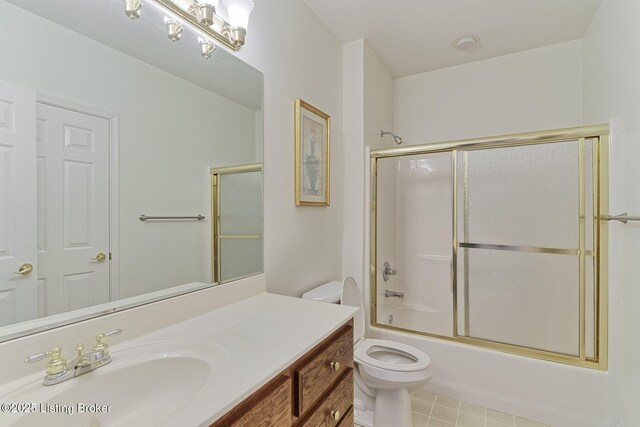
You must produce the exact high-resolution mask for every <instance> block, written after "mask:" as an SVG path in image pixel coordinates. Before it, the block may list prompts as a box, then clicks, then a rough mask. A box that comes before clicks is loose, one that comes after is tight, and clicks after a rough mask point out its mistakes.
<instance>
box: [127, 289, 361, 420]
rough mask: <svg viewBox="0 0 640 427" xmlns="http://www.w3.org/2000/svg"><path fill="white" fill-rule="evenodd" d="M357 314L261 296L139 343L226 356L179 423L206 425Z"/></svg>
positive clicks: (334, 306) (349, 309) (348, 309)
mask: <svg viewBox="0 0 640 427" xmlns="http://www.w3.org/2000/svg"><path fill="white" fill-rule="evenodd" d="M356 310H357V309H356V308H355V307H348V306H341V305H337V304H325V303H320V302H315V301H307V300H303V299H300V298H292V297H286V296H281V295H275V294H268V293H265V294H261V295H258V296H255V297H252V298H249V299H246V300H244V301H241V302H238V303H235V304H231V305H230V306H227V307H224V308H221V309H218V310H215V311H213V312H211V313H207V314H205V315H202V316H199V317H196V318H194V319H190V320H187V321H185V322H182V323H180V324H177V325H174V326H170V327H167V328H165V329H163V330H160V331H157V332H155V333H153V334H149V335H148V336H145V337H142V339H141V340H144V341H145V342H150V341H158V340H168V339H172V338H176V337H179V338H180V339H198V340H206V341H208V342H211V343H213V344H215V345H218V346H220V347H222V348H224V349H225V350H226V351H227V352H228V356H229V359H230V363H229V364H228V366H227V368H226V369H224V370H222V371H219V372H217V373H216V376H217V377H216V378H215V379H214V384H213V386H212V387H210V389H209V390H207V391H206V392H205V395H204V396H201V397H200V398H199V399H198V402H194V405H190V406H189V407H188V408H185V411H184V412H185V413H184V416H182V415H181V418H180V419H181V424H180V425H181V426H188V425H194V426H195V425H201V426H208V425H209V424H211V423H213V422H214V421H215V420H217V419H218V418H220V417H221V416H222V415H224V414H225V413H226V412H227V411H229V410H230V409H231V408H233V407H234V406H236V405H237V404H238V403H240V402H242V401H243V400H244V399H245V398H247V397H248V396H250V395H251V394H252V393H253V392H255V391H256V390H258V389H259V388H260V387H262V386H263V385H265V384H266V383H267V382H269V381H270V380H271V379H272V378H274V377H275V376H276V375H278V374H279V373H280V372H282V371H283V370H284V369H285V368H287V367H288V366H289V365H291V364H292V363H293V362H295V361H296V360H298V359H299V358H300V357H301V356H302V355H304V354H305V353H307V352H308V351H309V350H311V349H312V348H313V347H315V346H316V345H317V344H319V343H320V342H322V341H323V340H324V339H325V338H327V337H328V336H329V335H331V333H333V332H334V331H336V330H337V329H338V328H340V326H342V325H344V324H345V323H346V322H348V321H349V320H350V319H351V318H352V317H353V315H354V314H355V312H356ZM115 349H116V347H114V350H115ZM114 358H115V355H114ZM114 361H115V359H114ZM198 404H202V405H203V406H202V407H199V408H198V407H196V405H198ZM172 418H173V417H172ZM188 419H192V420H193V423H191V422H190V421H187V420H188ZM167 425H169V424H167Z"/></svg>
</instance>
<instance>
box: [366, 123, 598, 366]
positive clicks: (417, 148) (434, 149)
mask: <svg viewBox="0 0 640 427" xmlns="http://www.w3.org/2000/svg"><path fill="white" fill-rule="evenodd" d="M571 141H577V142H578V149H579V168H578V174H579V182H580V184H579V189H578V191H579V215H578V221H579V225H580V227H579V230H580V231H579V237H578V243H579V245H578V246H579V247H578V248H546V247H534V246H515V245H502V244H493V243H471V242H467V240H468V230H467V228H466V227H465V228H464V229H463V233H464V236H463V240H464V241H463V242H460V241H459V239H458V226H457V222H458V207H457V205H458V164H457V163H458V159H457V158H458V153H462V154H464V156H463V159H462V160H463V165H462V166H463V168H464V170H463V172H464V175H463V179H464V180H465V182H464V188H463V191H464V195H463V196H464V199H463V201H464V203H465V206H464V208H465V209H464V215H465V218H466V219H468V212H467V208H468V206H467V204H468V183H467V182H466V180H467V177H468V176H467V168H468V157H467V153H468V152H469V151H473V150H486V149H494V148H507V147H519V146H527V145H538V144H552V143H559V142H571ZM587 141H590V143H591V144H593V161H592V165H591V167H592V170H591V175H592V181H593V190H592V193H593V219H592V220H593V250H586V249H585V237H586V236H585V227H584V224H585V221H586V218H585V198H586V195H585V188H584V187H585V186H584V181H585V175H586V172H585V170H586V167H587V165H586V162H585V157H586V156H585V146H586V144H587ZM434 153H451V157H452V177H451V182H452V185H453V197H452V202H451V203H452V208H453V209H452V218H451V221H452V227H453V228H452V242H451V254H452V267H451V268H452V271H451V281H452V283H451V288H452V289H453V318H452V319H451V320H452V326H453V334H452V335H451V336H447V335H440V334H434V333H429V332H421V331H416V330H412V329H407V328H400V327H397V326H393V325H387V324H383V323H380V322H378V318H377V211H378V207H377V199H378V197H377V187H378V183H377V176H378V160H379V159H385V158H394V157H405V156H415V155H424V154H434ZM370 162H371V170H370V173H371V182H370V191H371V194H370V290H371V291H370V295H371V324H372V326H375V327H379V328H384V329H392V330H396V331H402V332H408V333H413V334H418V335H424V336H428V337H432V338H439V339H444V340H449V341H456V342H461V343H465V344H471V345H475V346H479V347H484V348H489V349H493V350H498V351H503V352H508V353H512V354H518V355H522V356H527V357H533V358H537V359H543V360H548V361H553V362H559V363H565V364H569V365H575V366H581V367H586V368H591V369H599V370H607V369H608V357H607V354H608V334H607V329H608V283H607V277H608V221H607V218H608V215H609V213H608V206H609V198H608V177H609V168H608V164H609V125H607V124H600V125H589V126H580V127H574V128H565V129H555V130H546V131H539V132H526V133H519V134H511V135H500V136H493V137H483V138H474V139H465V140H459V141H446V142H439V143H431V144H423V145H412V146H402V147H394V148H385V149H378V150H372V151H371V153H370ZM466 222H467V221H466V220H465V225H466ZM469 248H473V249H489V250H500V251H516V252H531V253H547V254H558V255H571V256H577V257H579V320H578V323H579V325H578V331H579V339H578V341H579V353H578V354H577V355H573V354H565V353H559V352H554V351H548V350H541V349H537V348H533V347H526V346H522V345H516V344H508V343H503V342H497V341H491V340H488V339H483V338H477V337H471V336H469V329H468V328H469V321H468V320H469V298H468V276H467V271H468V268H465V277H464V285H465V289H464V295H465V304H464V308H463V310H464V313H462V314H463V315H464V319H465V325H464V332H463V335H460V334H459V330H458V277H457V275H458V250H459V249H463V250H465V252H466V250H467V249H469ZM586 257H593V263H594V269H593V280H594V298H593V299H594V301H593V307H594V326H593V329H594V333H593V335H594V336H593V341H594V349H593V355H592V356H587V354H586V353H587V352H586V312H585V310H586V292H585V279H586ZM463 262H464V263H465V266H467V263H468V259H467V257H466V254H465V257H464V258H463Z"/></svg>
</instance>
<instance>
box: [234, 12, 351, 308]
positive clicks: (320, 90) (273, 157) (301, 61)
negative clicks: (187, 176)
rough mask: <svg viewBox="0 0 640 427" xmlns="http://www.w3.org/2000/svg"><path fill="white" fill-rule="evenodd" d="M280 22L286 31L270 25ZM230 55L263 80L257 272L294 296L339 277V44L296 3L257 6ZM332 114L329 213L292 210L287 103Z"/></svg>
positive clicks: (290, 126)
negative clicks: (244, 34)
mask: <svg viewBox="0 0 640 427" xmlns="http://www.w3.org/2000/svg"><path fill="white" fill-rule="evenodd" d="M279 22H286V25H274V23H279ZM250 27H251V28H250V31H249V34H248V35H247V42H246V44H245V45H244V46H243V47H242V49H241V50H240V51H239V52H238V53H237V56H238V57H239V58H240V59H242V60H244V61H245V62H247V63H248V64H249V65H252V66H253V67H255V68H257V69H258V70H260V71H262V73H264V112H265V117H264V189H265V193H264V196H265V204H264V230H265V236H264V254H265V259H264V269H265V274H266V277H267V286H268V289H269V291H271V292H276V293H279V294H284V295H291V296H300V295H302V293H304V292H305V291H307V290H309V289H311V288H312V287H314V286H316V285H319V284H321V283H324V282H328V281H330V280H334V279H335V278H336V277H339V276H340V274H341V264H342V254H341V250H340V248H341V246H342V223H343V220H342V218H343V209H342V206H343V197H342V187H343V180H342V169H343V163H342V162H343V156H342V140H343V134H342V119H343V117H342V43H340V41H339V40H338V39H337V38H336V37H335V36H334V35H333V34H332V33H331V32H330V31H329V30H328V29H327V28H326V27H325V26H324V25H323V24H322V23H321V22H320V20H319V19H318V18H317V17H316V16H315V15H314V14H313V12H311V10H310V9H309V8H308V7H307V6H306V4H305V3H304V2H302V1H299V0H278V1H258V2H256V4H255V9H254V10H253V13H252V14H251V21H250ZM296 98H302V99H304V100H305V101H307V102H309V103H311V104H313V105H314V106H316V107H318V108H319V109H321V110H322V111H325V112H326V113H327V114H329V115H331V206H330V207H327V208H318V207H296V206H295V205H294V170H293V155H294V151H293V114H294V109H293V106H294V100H295V99H296Z"/></svg>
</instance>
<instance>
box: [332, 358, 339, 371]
mask: <svg viewBox="0 0 640 427" xmlns="http://www.w3.org/2000/svg"><path fill="white" fill-rule="evenodd" d="M331 369H333V370H334V371H338V370H340V362H338V361H337V360H336V361H333V362H331Z"/></svg>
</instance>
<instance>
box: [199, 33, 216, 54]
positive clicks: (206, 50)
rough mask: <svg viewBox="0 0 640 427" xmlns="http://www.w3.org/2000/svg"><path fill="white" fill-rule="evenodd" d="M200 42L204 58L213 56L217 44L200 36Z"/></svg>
mask: <svg viewBox="0 0 640 427" xmlns="http://www.w3.org/2000/svg"><path fill="white" fill-rule="evenodd" d="M198 41H199V42H200V53H201V54H202V57H203V58H204V59H209V58H211V57H212V56H213V51H214V50H216V46H215V45H214V44H213V43H211V42H210V41H209V40H207V39H203V38H198Z"/></svg>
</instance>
